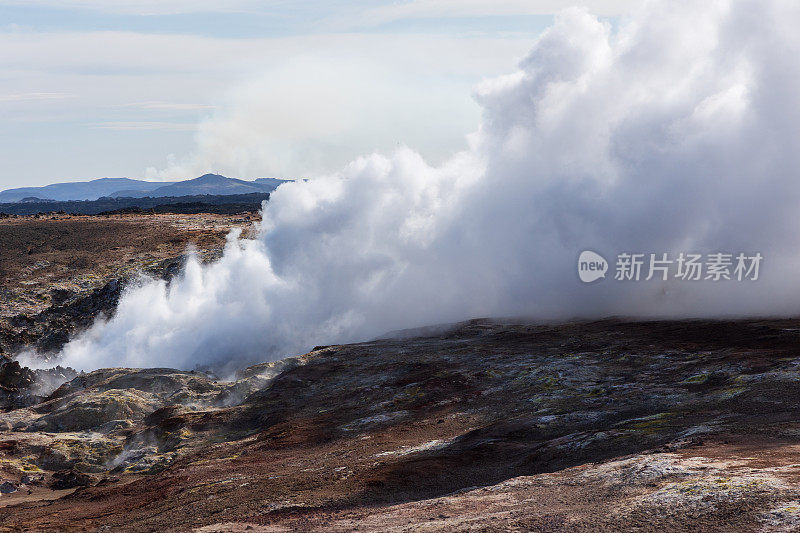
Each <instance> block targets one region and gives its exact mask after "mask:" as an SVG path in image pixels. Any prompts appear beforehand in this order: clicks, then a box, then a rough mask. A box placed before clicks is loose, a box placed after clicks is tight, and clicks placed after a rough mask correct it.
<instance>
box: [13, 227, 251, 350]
mask: <svg viewBox="0 0 800 533" xmlns="http://www.w3.org/2000/svg"><path fill="white" fill-rule="evenodd" d="M256 219H257V217H255V216H253V215H237V216H223V215H213V214H201V215H174V214H158V215H111V216H70V215H36V216H24V217H22V216H20V217H14V216H11V217H9V216H4V217H2V218H0V356H1V355H3V354H6V355H8V354H12V353H16V352H17V351H19V350H20V349H21V348H22V347H33V348H35V349H36V350H37V351H39V352H42V353H50V352H55V351H58V350H59V349H60V348H61V346H63V344H64V343H65V342H66V341H67V340H68V339H69V337H70V336H71V335H73V334H74V333H75V331H76V330H79V329H82V328H85V327H88V326H89V325H90V324H91V323H92V322H93V321H94V319H95V318H96V317H97V315H99V314H100V313H103V314H106V315H108V314H110V313H113V311H114V309H115V307H116V304H117V300H118V299H119V295H120V291H121V290H122V288H123V287H124V286H125V284H126V283H127V282H129V281H130V280H132V279H133V278H135V277H136V276H138V275H139V274H142V273H144V274H147V275H150V276H156V277H162V278H167V279H168V278H169V277H171V276H172V275H174V274H175V273H177V272H178V271H179V270H180V267H181V265H182V263H183V261H184V259H185V254H186V252H187V247H191V248H192V249H194V250H195V251H196V252H197V253H198V254H199V255H200V256H201V257H202V258H203V259H204V260H212V259H214V258H216V257H218V256H219V254H220V253H221V251H222V247H223V245H224V243H225V236H226V235H227V234H228V233H229V231H230V230H231V229H233V228H240V229H242V230H244V231H245V232H248V231H251V230H252V227H253V223H254V222H255V221H256Z"/></svg>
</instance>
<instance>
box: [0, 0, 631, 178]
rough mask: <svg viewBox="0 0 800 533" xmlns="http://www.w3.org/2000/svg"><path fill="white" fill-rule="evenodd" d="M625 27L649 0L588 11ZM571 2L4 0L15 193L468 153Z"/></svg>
mask: <svg viewBox="0 0 800 533" xmlns="http://www.w3.org/2000/svg"><path fill="white" fill-rule="evenodd" d="M584 3H585V4H587V7H588V8H589V9H590V10H592V11H593V12H595V13H597V14H598V15H601V16H604V17H608V20H610V21H612V22H613V21H614V20H615V18H616V17H618V16H620V15H624V14H625V13H627V12H629V10H631V9H632V8H634V7H635V5H636V3H637V2H636V0H586V1H585V2H584ZM570 4H571V2H569V1H562V0H529V1H520V0H498V1H496V2H492V3H491V4H490V3H488V2H483V1H475V0H463V1H458V0H411V1H405V2H383V1H360V2H353V1H344V0H334V1H324V2H323V1H307V2H296V1H295V2H290V1H284V0H266V1H264V0H262V1H254V0H217V1H209V0H195V1H189V0H161V1H156V0H139V1H133V0H117V1H114V0H24V1H22V0H0V159H1V160H2V161H3V166H2V170H0V189H5V188H9V187H18V186H28V185H42V184H46V183H51V182H54V181H71V180H82V179H93V178H98V177H105V176H128V177H136V178H144V177H147V178H148V179H165V178H179V177H182V178H188V177H194V175H197V174H199V173H202V172H206V171H216V172H221V173H225V174H226V175H231V176H235V177H241V178H244V179H251V178H254V177H259V176H284V177H297V176H301V175H302V176H310V175H314V174H319V173H325V172H332V171H335V170H337V169H338V168H339V167H341V165H343V164H345V163H347V162H348V161H350V160H352V159H353V158H355V157H357V156H358V155H360V154H363V153H369V152H372V151H390V150H392V149H393V148H394V147H396V146H398V145H401V144H407V145H409V146H412V147H413V148H415V149H417V150H419V151H420V152H421V153H422V154H423V155H424V156H426V157H427V158H429V159H430V160H431V161H432V162H434V163H435V162H437V161H440V160H442V159H444V158H446V157H447V156H448V155H449V154H451V153H453V152H454V151H457V150H460V149H462V148H464V146H465V140H464V136H465V135H466V134H468V133H469V132H471V131H473V130H474V129H475V128H476V127H477V124H478V120H479V114H480V110H479V108H478V107H477V105H476V104H475V103H474V102H473V100H472V98H471V91H472V87H473V86H474V85H475V84H476V83H478V82H479V81H480V80H481V79H483V78H485V77H492V76H496V75H500V74H504V73H507V72H510V71H513V69H514V67H515V64H516V62H517V61H518V60H519V59H520V58H521V57H522V56H524V54H525V52H526V50H527V49H529V48H530V46H531V44H532V43H533V42H534V40H535V39H536V38H537V36H538V35H540V34H541V32H542V31H543V30H544V29H545V28H546V27H547V26H548V25H549V24H550V23H551V21H552V18H553V14H554V13H555V12H557V11H559V10H560V9H563V8H565V7H568V6H569V5H570Z"/></svg>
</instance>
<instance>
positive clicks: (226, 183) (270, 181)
mask: <svg viewBox="0 0 800 533" xmlns="http://www.w3.org/2000/svg"><path fill="white" fill-rule="evenodd" d="M287 181H291V180H280V179H276V178H258V179H256V180H253V181H245V180H238V179H234V178H226V177H225V176H220V175H219V174H205V175H203V176H200V177H199V178H194V179H190V180H185V181H177V182H174V181H172V182H164V181H159V182H153V181H143V180H134V179H129V178H101V179H96V180H92V181H79V182H73V183H54V184H52V185H45V186H44V187H20V188H16V189H7V190H5V191H2V192H0V203H10V202H23V201H25V202H30V201H35V200H57V201H73V200H97V199H98V198H103V197H111V198H145V197H151V198H161V197H166V196H198V195H204V194H210V195H215V196H219V195H228V194H252V193H263V192H271V191H274V190H275V189H277V188H278V186H279V185H280V184H282V183H286V182H287Z"/></svg>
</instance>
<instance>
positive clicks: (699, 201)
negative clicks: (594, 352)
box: [63, 0, 800, 369]
mask: <svg viewBox="0 0 800 533" xmlns="http://www.w3.org/2000/svg"><path fill="white" fill-rule="evenodd" d="M799 22H800V4H798V3H797V2H796V1H794V0H711V1H705V2H697V1H696V0H669V1H661V2H654V3H651V4H648V6H647V7H646V8H644V9H643V10H642V11H641V12H640V13H639V14H638V15H636V16H635V17H633V18H632V19H630V20H628V21H626V22H624V23H622V24H621V26H620V27H619V29H618V30H617V31H612V29H611V28H610V26H609V25H608V24H607V23H604V22H601V21H599V20H598V19H597V18H595V17H593V16H591V15H590V14H588V13H587V12H585V11H582V10H577V9H574V10H569V11H567V12H565V13H563V14H562V15H561V16H559V17H558V19H557V21H556V23H555V25H554V26H553V27H552V28H551V29H550V30H548V31H547V32H546V33H545V34H544V35H543V36H542V37H541V39H540V40H539V41H538V42H537V44H536V45H535V47H534V48H533V50H532V51H531V52H530V54H529V55H528V56H527V58H526V59H525V60H524V61H522V63H521V64H520V66H519V71H518V72H515V73H513V74H511V75H509V76H506V77H503V78H501V79H496V80H492V81H489V82H487V83H485V84H483V85H482V86H481V87H480V88H479V90H478V91H477V99H478V101H479V102H480V104H481V105H482V106H483V108H484V117H483V122H482V125H481V128H480V130H479V131H478V132H477V133H476V134H474V135H473V136H472V137H471V138H470V145H471V149H470V150H469V151H467V152H464V153H461V154H458V155H457V156H456V157H454V158H452V159H451V160H450V161H448V162H447V163H445V164H443V165H442V166H439V167H432V166H429V165H428V164H426V162H425V161H424V160H423V159H422V158H421V157H420V156H419V155H417V154H416V153H415V152H413V151H412V150H410V149H400V150H398V151H397V152H396V153H394V154H393V155H392V156H391V157H384V156H380V155H371V156H369V157H364V158H361V159H358V160H357V161H355V162H353V163H351V164H350V165H348V166H347V167H346V168H345V169H344V170H342V171H341V172H339V173H337V174H335V175H331V176H325V177H320V178H316V179H313V180H311V181H308V182H296V183H293V184H288V185H284V186H282V187H280V188H279V189H278V191H277V192H276V193H275V194H274V195H273V197H272V199H271V200H270V202H269V203H268V205H266V206H265V208H264V222H263V226H262V228H261V233H260V237H259V238H258V239H257V240H237V238H236V237H237V236H235V235H234V236H232V237H231V238H230V240H229V242H228V245H227V248H226V250H225V254H224V256H223V257H222V258H221V259H220V260H219V261H218V262H216V263H214V264H212V265H209V266H201V265H199V264H197V263H196V262H192V263H190V264H189V265H188V267H187V269H186V272H185V274H184V276H183V277H182V278H180V279H177V280H174V281H173V282H172V284H171V285H170V286H167V285H166V284H165V283H163V282H159V281H152V282H148V283H145V284H143V285H141V286H139V287H137V288H133V289H131V290H129V291H128V292H127V293H126V294H125V295H124V297H123V299H122V301H121V303H120V306H119V309H118V311H117V314H116V316H115V317H114V318H113V319H111V320H109V321H101V322H98V323H97V324H96V325H95V326H94V327H93V328H92V329H91V330H89V331H88V332H87V333H85V334H83V335H81V336H79V337H78V338H76V339H74V340H73V341H72V342H70V343H69V344H68V345H67V346H66V348H65V349H64V352H63V357H64V364H69V365H72V366H75V367H78V368H83V369H88V368H97V367H101V366H118V365H125V366H172V367H180V368H192V367H195V366H196V365H212V366H221V365H225V364H226V363H229V362H231V361H235V362H237V363H238V362H242V363H244V362H250V361H261V360H266V359H270V358H273V359H274V358H277V357H281V356H285V355H290V354H292V353H297V352H302V351H304V350H307V349H309V348H310V347H312V346H313V345H315V344H330V343H333V342H343V341H353V340H359V339H366V338H369V337H371V336H375V335H378V334H381V333H383V332H385V331H387V330H391V329H398V328H404V327H413V326H418V325H426V324H434V323H442V322H447V321H455V320H459V319H465V318H470V317H476V316H508V315H526V316H532V317H540V318H567V317H574V316H585V317H589V316H605V315H611V314H622V315H639V316H719V315H731V314H734V315H779V314H788V313H797V312H798V311H800V286H798V283H797V276H798V273H800V231H798V223H800V217H799V216H798V213H800V209H799V208H800V182H798V169H800V149H798V146H797V143H798V141H800V98H798V95H800V62H798V60H797V58H798V57H800V33H799V32H797V29H796V28H797V24H798V23H799ZM586 249H590V250H595V251H598V252H600V253H601V254H604V255H605V256H606V257H607V258H612V257H614V256H615V255H616V254H617V253H619V252H623V251H634V252H639V251H641V252H653V253H663V252H669V253H673V254H677V252H680V251H687V252H688V251H699V252H703V253H711V252H718V251H724V252H732V253H735V252H748V253H754V252H761V253H762V255H763V256H764V258H765V259H764V264H763V265H762V272H761V279H760V280H758V281H757V282H749V283H746V282H735V281H731V282H721V283H712V282H695V283H691V282H686V281H678V280H671V281H667V282H662V281H656V280H653V281H648V282H644V281H643V282H638V283H637V282H627V283H626V282H615V281H613V280H610V279H607V280H604V281H600V282H598V283H596V284H592V285H585V284H582V283H581V282H580V280H579V279H578V276H577V273H576V260H577V257H578V254H579V253H580V252H581V251H582V250H586ZM612 268H613V266H612Z"/></svg>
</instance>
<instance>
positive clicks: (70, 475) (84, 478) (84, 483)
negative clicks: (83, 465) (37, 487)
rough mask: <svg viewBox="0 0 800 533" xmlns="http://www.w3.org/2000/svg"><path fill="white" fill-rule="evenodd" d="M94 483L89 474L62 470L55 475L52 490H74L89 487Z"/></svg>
mask: <svg viewBox="0 0 800 533" xmlns="http://www.w3.org/2000/svg"><path fill="white" fill-rule="evenodd" d="M93 483H94V479H93V478H92V476H90V475H88V474H82V473H80V472H75V471H74V470H62V471H60V472H56V473H55V474H53V481H52V482H51V483H50V488H51V489H53V490H63V489H72V488H75V487H88V486H90V485H92V484H93Z"/></svg>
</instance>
